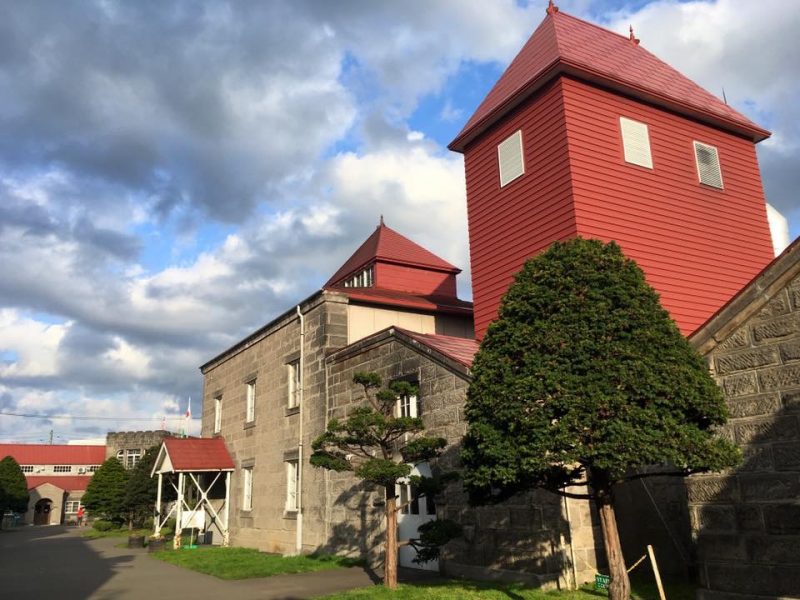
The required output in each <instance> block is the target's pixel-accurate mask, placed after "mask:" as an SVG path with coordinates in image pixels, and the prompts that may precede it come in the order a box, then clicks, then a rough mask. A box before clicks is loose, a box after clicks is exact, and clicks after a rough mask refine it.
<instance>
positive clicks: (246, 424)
mask: <svg viewBox="0 0 800 600" xmlns="http://www.w3.org/2000/svg"><path fill="white" fill-rule="evenodd" d="M255 426H256V421H255V419H253V420H252V421H245V422H244V425H242V429H252V428H253V427H255Z"/></svg>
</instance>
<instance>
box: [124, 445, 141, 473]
mask: <svg viewBox="0 0 800 600" xmlns="http://www.w3.org/2000/svg"><path fill="white" fill-rule="evenodd" d="M141 458H142V451H141V450H139V449H138V448H128V450H126V456H125V468H127V469H132V468H133V467H135V466H136V463H138V462H139V460H140V459H141Z"/></svg>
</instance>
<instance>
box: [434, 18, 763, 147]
mask: <svg viewBox="0 0 800 600" xmlns="http://www.w3.org/2000/svg"><path fill="white" fill-rule="evenodd" d="M559 73H571V74H574V75H576V76H579V77H582V78H586V79H589V80H593V81H597V82H599V83H603V84H606V85H609V84H610V85H612V86H613V87H617V88H621V89H622V90H624V91H626V92H628V93H631V94H633V95H634V96H637V97H641V98H643V99H645V100H647V101H650V102H654V103H657V104H665V105H667V106H668V107H669V108H671V109H675V110H679V111H681V112H687V111H688V112H690V113H691V114H692V115H693V116H697V117H700V118H702V117H705V118H707V119H709V118H710V119H711V120H712V121H713V122H714V123H715V124H717V125H719V126H727V127H728V128H733V129H734V130H736V131H739V132H742V133H747V134H748V135H749V136H751V137H752V138H753V140H754V141H760V140H762V139H764V138H766V137H768V136H769V132H768V131H766V130H764V129H762V128H761V127H759V126H758V125H756V124H755V123H753V122H752V121H751V120H750V119H748V118H747V117H745V116H744V115H742V114H741V113H740V112H738V111H736V110H734V109H733V108H731V107H730V106H728V105H727V104H725V103H724V102H723V101H722V100H720V99H719V98H717V97H716V96H714V95H713V94H711V93H709V92H707V91H706V90H704V89H703V88H701V87H700V86H699V85H697V84H696V83H694V82H693V81H691V80H690V79H689V78H687V77H685V76H684V75H682V74H680V73H679V72H678V71H676V70H675V69H674V68H672V67H671V66H669V65H668V64H667V63H665V62H663V61H662V60H660V59H659V58H657V57H656V56H655V55H653V54H651V53H650V52H648V51H647V50H645V49H644V48H643V47H642V46H640V45H637V44H635V43H633V42H632V41H631V40H630V39H629V38H628V37H625V36H622V35H619V34H616V33H614V32H612V31H609V30H607V29H604V28H602V27H599V26H597V25H594V24H593V23H588V22H586V21H583V20H581V19H578V18H576V17H573V16H572V15H568V14H566V13H563V12H556V13H555V14H548V15H547V16H546V17H545V19H544V21H542V23H541V24H540V25H539V27H538V28H537V29H536V31H535V32H534V33H533V35H532V36H531V37H530V39H529V40H528V42H527V43H526V44H525V46H523V48H522V50H520V52H519V54H517V56H516V58H514V60H513V61H512V62H511V64H510V65H509V66H508V68H507V69H506V71H505V72H504V73H503V75H502V76H501V77H500V79H499V80H498V81H497V83H496V84H495V86H494V87H493V88H492V89H491V91H490V92H489V94H488V95H487V96H486V98H485V99H484V100H483V102H482V103H481V104H480V106H478V108H477V110H476V111H475V113H474V114H473V115H472V117H471V118H470V120H469V121H468V122H467V124H466V125H465V126H464V129H462V130H461V133H459V134H458V136H457V137H456V139H455V140H453V141H452V142H451V144H450V149H451V150H458V151H463V149H464V146H465V145H466V144H467V143H468V142H469V141H470V139H471V138H472V137H473V136H474V135H477V134H479V133H480V132H481V131H483V129H484V128H485V127H488V126H489V125H490V124H491V123H492V122H493V121H494V120H495V119H496V118H499V117H500V116H501V115H502V114H505V113H506V112H507V111H509V110H511V109H512V108H513V107H514V106H516V105H517V103H518V102H520V101H522V100H523V99H524V98H525V97H526V96H527V92H530V91H533V90H534V89H537V88H538V87H540V86H541V85H542V84H544V83H545V82H546V81H549V80H550V79H551V78H552V77H554V76H556V75H557V74H559Z"/></svg>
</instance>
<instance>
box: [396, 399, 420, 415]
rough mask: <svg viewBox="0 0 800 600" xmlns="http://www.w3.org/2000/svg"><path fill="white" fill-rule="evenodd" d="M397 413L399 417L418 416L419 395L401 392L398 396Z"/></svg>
mask: <svg viewBox="0 0 800 600" xmlns="http://www.w3.org/2000/svg"><path fill="white" fill-rule="evenodd" d="M395 413H396V414H397V416H398V417H418V416H419V406H417V396H416V395H414V394H401V395H400V396H399V397H398V398H397V406H396V408H395Z"/></svg>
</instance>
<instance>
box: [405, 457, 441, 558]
mask: <svg viewBox="0 0 800 600" xmlns="http://www.w3.org/2000/svg"><path fill="white" fill-rule="evenodd" d="M411 475H421V476H423V477H430V476H431V469H430V467H429V466H428V464H427V463H421V464H419V465H417V466H416V467H414V468H413V469H412V470H411ZM396 490H397V505H398V506H402V505H404V504H406V503H407V502H408V501H409V499H410V498H413V497H414V489H413V486H412V485H411V484H410V483H408V480H407V479H405V480H403V479H401V480H400V481H398V482H397V488H396ZM435 518H436V506H435V505H434V503H433V498H426V497H425V496H421V497H420V498H417V499H416V500H414V501H413V502H411V503H409V504H408V505H407V506H406V507H405V508H403V510H401V511H400V512H399V513H398V514H397V538H398V540H399V541H403V540H407V539H409V538H416V537H419V535H418V533H417V529H418V528H419V526H420V525H422V524H423V523H427V522H428V521H433V520H434V519H435ZM416 556H417V551H416V550H414V548H412V547H411V546H402V547H401V548H400V556H399V562H400V566H401V567H410V568H412V569H425V570H426V571H438V570H439V561H438V560H432V561H429V562H426V563H423V564H421V565H420V564H417V563H415V562H414V558H415V557H416Z"/></svg>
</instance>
